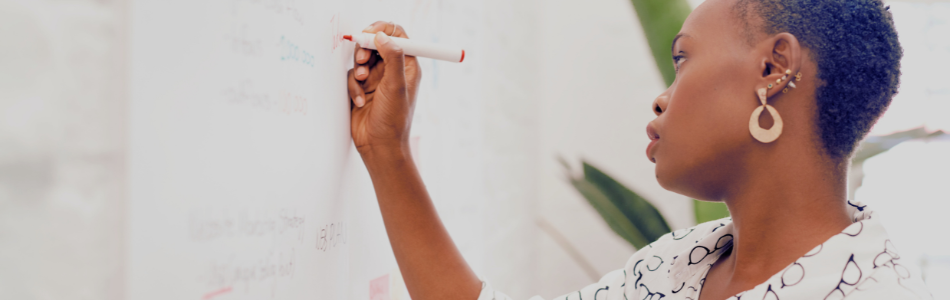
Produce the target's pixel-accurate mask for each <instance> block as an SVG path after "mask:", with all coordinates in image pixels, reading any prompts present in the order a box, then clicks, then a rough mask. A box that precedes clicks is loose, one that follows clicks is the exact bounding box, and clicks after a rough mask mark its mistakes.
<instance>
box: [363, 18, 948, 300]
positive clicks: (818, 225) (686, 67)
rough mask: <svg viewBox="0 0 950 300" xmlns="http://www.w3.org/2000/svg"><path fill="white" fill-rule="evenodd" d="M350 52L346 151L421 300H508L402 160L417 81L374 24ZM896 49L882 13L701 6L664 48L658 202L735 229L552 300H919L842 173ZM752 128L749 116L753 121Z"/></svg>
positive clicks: (650, 257)
mask: <svg viewBox="0 0 950 300" xmlns="http://www.w3.org/2000/svg"><path fill="white" fill-rule="evenodd" d="M364 31H365V32H371V33H377V43H378V45H377V46H378V47H379V52H378V54H379V56H380V57H377V55H374V53H373V52H371V51H369V50H363V49H357V50H356V53H355V60H356V67H355V69H353V70H350V73H349V93H350V99H351V100H352V102H353V104H354V105H353V110H352V135H353V141H354V143H355V144H356V147H357V149H358V150H359V152H360V155H361V156H362V158H363V161H364V162H365V163H366V167H367V169H368V170H369V173H370V176H371V177H372V180H373V184H374V187H375V190H376V195H377V198H378V200H379V206H380V209H381V210H382V215H383V220H384V222H385V225H386V229H387V232H388V234H389V238H390V242H391V243H392V247H393V251H394V252H395V255H396V259H397V261H398V262H399V267H400V270H401V272H402V274H403V278H404V279H405V282H406V286H407V288H408V290H409V293H410V295H411V296H412V297H413V299H417V300H420V299H507V297H506V296H504V295H503V294H501V293H500V292H496V291H494V290H493V289H492V288H491V287H490V286H489V285H488V284H487V283H483V282H481V281H480V280H479V279H478V277H476V275H475V274H474V273H473V272H472V270H471V269H470V268H469V266H468V265H467V264H466V262H465V261H464V259H463V258H462V256H461V255H460V254H459V252H458V250H457V249H456V247H455V245H454V244H453V243H452V240H451V239H450V237H449V235H448V234H447V233H446V230H445V228H444V227H443V226H442V223H441V221H440V220H439V217H438V215H437V214H436V210H435V208H434V207H433V205H432V202H431V200H430V199H429V196H428V194H427V192H426V189H425V186H424V185H423V183H422V180H421V179H420V176H419V173H418V171H417V170H416V167H415V165H414V164H413V161H412V158H411V155H410V154H409V153H410V152H409V146H408V142H407V138H408V136H409V128H410V120H411V119H412V111H413V104H414V100H415V95H416V90H417V86H418V83H419V78H420V72H419V66H418V64H417V63H416V60H415V58H413V57H409V56H404V55H403V54H402V52H401V50H400V49H399V48H398V47H396V46H395V45H393V44H392V43H391V42H389V39H388V37H387V36H386V34H384V33H391V34H392V35H395V36H399V37H406V33H405V31H403V29H402V28H400V27H398V26H395V25H393V24H390V23H382V22H377V23H375V24H373V25H372V26H370V27H369V28H367V29H365V30H364ZM900 58H901V48H900V45H899V44H898V41H897V34H896V32H895V31H894V26H893V22H892V20H891V15H890V13H889V12H888V11H887V8H886V7H884V6H883V5H882V4H881V2H880V1H879V0H707V1H706V2H705V3H703V4H702V5H700V6H699V7H698V8H697V9H696V10H695V11H694V12H693V13H692V14H691V15H690V16H689V18H688V19H687V20H686V22H685V24H684V25H683V27H682V30H681V31H680V33H679V35H677V36H676V39H674V41H673V45H672V59H673V63H674V65H675V67H676V72H677V73H676V81H675V82H674V83H673V84H672V85H671V86H670V87H669V89H667V90H666V91H665V92H664V93H662V94H661V95H660V96H659V97H657V98H656V100H655V101H654V104H653V107H652V109H653V110H654V112H655V113H656V115H657V117H656V119H655V120H653V121H652V122H650V123H649V126H647V135H648V137H649V138H650V139H651V140H652V142H651V145H650V146H649V147H647V157H648V158H649V159H650V160H651V161H653V162H654V163H655V164H656V178H657V180H658V181H659V183H660V185H662V186H663V187H664V188H666V189H668V190H671V191H674V192H677V193H680V194H683V195H686V196H689V197H692V198H696V199H704V200H708V201H722V202H725V203H726V205H727V206H728V207H729V212H730V213H731V215H732V218H731V219H728V218H727V219H722V220H717V221H712V222H708V223H705V224H700V225H698V226H696V227H693V228H689V229H685V230H680V231H676V232H673V233H671V234H668V235H666V236H664V237H662V238H660V239H659V240H657V241H656V242H654V243H653V244H651V245H650V246H648V247H645V248H643V249H640V250H639V251H638V252H636V253H635V254H634V255H633V257H632V258H631V259H630V260H629V261H628V263H627V264H626V266H625V267H624V268H623V269H621V270H617V271H615V272H611V273H609V274H607V275H606V276H604V277H603V279H601V280H600V282H598V283H595V284H592V285H590V286H587V287H585V288H583V289H581V290H580V291H578V292H575V293H570V294H567V295H565V296H564V297H563V298H558V299H653V300H657V299H664V298H665V299H699V300H722V299H784V300H787V299H842V298H848V299H929V298H931V296H930V293H929V292H928V291H927V290H926V288H925V287H924V286H923V282H922V280H921V278H920V276H919V275H917V274H910V273H909V272H907V269H906V268H904V266H903V265H901V261H900V260H899V258H900V256H899V255H898V254H897V252H896V250H895V248H894V246H893V244H892V243H890V241H889V240H888V238H887V234H886V232H885V231H884V229H883V228H882V227H881V225H880V223H878V222H877V220H876V218H875V217H874V216H875V215H874V214H873V213H872V212H871V210H870V209H869V208H867V207H866V206H863V205H860V204H858V203H854V202H849V201H847V198H846V197H847V184H846V179H847V170H848V162H849V157H850V156H851V154H852V153H853V152H854V148H855V146H856V145H857V143H858V142H859V141H860V140H861V139H862V138H863V137H864V135H866V134H867V132H868V130H869V129H870V127H871V125H872V124H873V123H874V122H875V121H876V120H877V118H878V117H879V116H880V115H881V113H882V112H883V111H884V110H885V108H886V107H887V105H888V104H889V103H890V101H891V98H892V97H893V96H894V94H895V92H896V90H897V85H898V77H899V75H900V71H899V67H900V62H899V61H900ZM750 113H751V115H750Z"/></svg>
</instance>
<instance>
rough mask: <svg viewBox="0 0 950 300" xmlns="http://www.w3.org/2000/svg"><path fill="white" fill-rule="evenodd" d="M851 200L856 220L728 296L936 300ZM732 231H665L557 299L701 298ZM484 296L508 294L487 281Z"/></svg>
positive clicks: (725, 226)
mask: <svg viewBox="0 0 950 300" xmlns="http://www.w3.org/2000/svg"><path fill="white" fill-rule="evenodd" d="M848 204H849V207H848V209H849V213H851V216H852V218H853V219H854V223H853V224H851V225H850V226H848V227H847V228H845V229H844V230H843V231H842V232H841V233H840V234H837V235H835V236H833V237H831V238H830V239H828V240H827V241H825V242H824V243H823V244H821V245H818V247H815V248H814V249H812V250H811V251H809V252H808V253H806V254H805V255H804V256H802V257H801V258H799V259H798V260H797V261H795V262H794V263H792V264H791V265H789V266H788V267H786V268H785V270H782V271H781V272H779V273H777V274H775V275H774V276H772V278H769V280H767V281H765V282H763V283H762V284H759V285H758V286H756V287H755V288H753V289H751V290H748V291H745V292H742V293H739V294H737V295H735V296H732V297H730V298H729V299H728V300H760V299H769V300H805V299H808V300H812V299H825V300H830V299H888V300H890V299H933V296H931V294H930V292H929V291H928V290H927V288H926V287H925V286H924V283H923V281H922V279H921V277H920V275H919V274H912V273H911V272H910V271H908V269H907V268H906V267H905V266H904V265H903V263H904V262H902V261H900V255H899V254H897V250H896V248H895V247H894V244H893V243H891V241H890V239H888V236H887V232H885V230H884V228H883V227H882V226H881V224H880V222H878V220H877V219H876V218H875V217H874V216H875V214H874V213H873V212H871V210H869V209H867V207H866V206H865V205H862V204H860V203H857V202H853V201H849V202H848ZM734 230H735V229H734V228H733V225H732V219H730V218H725V219H721V220H716V221H711V222H707V223H703V224H700V225H698V226H696V227H693V228H688V229H683V230H678V231H674V232H672V233H669V234H666V235H664V236H662V237H660V238H659V239H658V240H657V241H656V242H653V244H650V245H649V246H647V247H646V248H643V249H640V250H639V251H637V253H635V254H633V257H631V258H630V260H629V261H627V265H626V267H625V268H623V269H622V270H616V271H613V272H610V273H608V274H607V275H605V276H604V277H603V278H601V279H600V281H599V282H597V283H595V284H591V285H589V286H587V287H585V288H583V289H581V290H580V291H577V292H573V293H569V294H567V295H563V296H560V297H557V298H555V300H561V299H564V300H575V299H576V300H583V299H593V300H601V299H610V300H633V299H637V300H661V299H662V300H680V299H682V300H697V299H699V291H700V290H701V289H702V287H703V282H704V281H705V280H706V273H707V272H709V269H710V266H712V264H713V262H715V261H716V260H718V259H719V257H720V256H721V255H722V253H723V252H725V251H726V250H728V249H729V248H730V247H732V237H733V232H734ZM478 300H510V298H508V296H506V295H504V294H502V293H501V292H497V291H495V290H493V289H492V288H491V286H490V285H489V284H488V283H487V282H484V283H483V287H482V291H481V295H479V297H478ZM531 300H541V297H538V296H535V297H533V298H531Z"/></svg>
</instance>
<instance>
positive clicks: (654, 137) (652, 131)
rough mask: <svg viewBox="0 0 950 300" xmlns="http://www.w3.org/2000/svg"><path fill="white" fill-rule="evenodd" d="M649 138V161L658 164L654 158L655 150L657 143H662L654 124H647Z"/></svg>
mask: <svg viewBox="0 0 950 300" xmlns="http://www.w3.org/2000/svg"><path fill="white" fill-rule="evenodd" d="M647 137H649V138H650V144H649V145H647V159H649V160H650V161H652V162H653V163H656V159H655V158H653V149H654V148H655V146H656V143H657V142H658V141H660V135H659V134H657V133H656V128H654V127H653V123H650V124H647Z"/></svg>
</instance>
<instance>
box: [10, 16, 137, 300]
mask: <svg viewBox="0 0 950 300" xmlns="http://www.w3.org/2000/svg"><path fill="white" fill-rule="evenodd" d="M124 9H125V7H124V3H123V2H122V1H91V0H90V1H10V0H3V1H0V37H2V39H0V298H4V299H120V298H121V295H122V286H123V285H122V282H123V273H122V270H123V269H122V264H123V260H122V257H123V241H122V234H123V230H122V222H123V219H122V212H123V210H124V202H123V200H124V195H123V193H124V181H125V177H124V174H125V152H124V148H125V139H124V136H125V135H124V133H125V131H124V130H125V124H126V122H125V121H126V120H125V109H126V108H127V106H126V102H125V99H126V97H125V96H126V95H125V94H124V93H125V90H124V89H123V88H122V87H123V86H124V82H125V81H126V77H125V75H126V72H125V69H124V68H125V65H124V62H125V60H124V57H125V52H124V41H125V40H124V38H125V32H123V30H124V28H125V26H123V25H124V22H125V20H124V16H125V14H124Z"/></svg>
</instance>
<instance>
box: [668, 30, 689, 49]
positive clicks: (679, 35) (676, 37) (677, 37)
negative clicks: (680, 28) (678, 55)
mask: <svg viewBox="0 0 950 300" xmlns="http://www.w3.org/2000/svg"><path fill="white" fill-rule="evenodd" d="M681 37H689V35H687V34H685V33H680V34H677V35H676V36H675V37H673V42H672V43H670V53H673V49H675V48H676V41H677V40H679V39H680V38H681Z"/></svg>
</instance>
